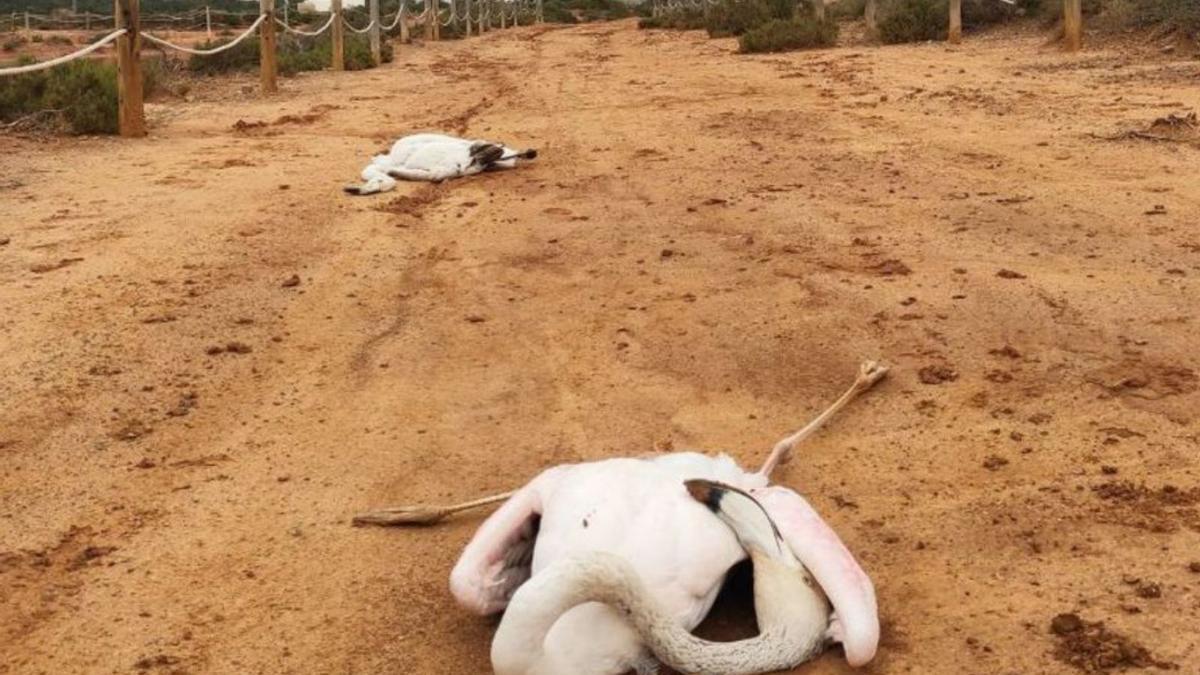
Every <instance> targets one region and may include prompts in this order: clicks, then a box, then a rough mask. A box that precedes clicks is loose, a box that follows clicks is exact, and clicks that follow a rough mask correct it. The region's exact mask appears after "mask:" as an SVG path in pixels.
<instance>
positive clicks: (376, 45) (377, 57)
mask: <svg viewBox="0 0 1200 675" xmlns="http://www.w3.org/2000/svg"><path fill="white" fill-rule="evenodd" d="M367 4H368V5H369V7H368V12H369V16H370V19H371V30H370V31H368V36H369V37H370V38H371V63H374V64H375V65H376V66H379V65H380V64H382V63H383V42H382V39H381V36H380V26H379V0H367Z"/></svg>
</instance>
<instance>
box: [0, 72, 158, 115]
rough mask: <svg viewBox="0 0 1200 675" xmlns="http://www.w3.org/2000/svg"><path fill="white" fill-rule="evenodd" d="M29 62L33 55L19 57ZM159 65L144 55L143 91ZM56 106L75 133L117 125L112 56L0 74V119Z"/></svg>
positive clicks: (150, 88) (154, 82)
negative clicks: (1, 75)
mask: <svg viewBox="0 0 1200 675" xmlns="http://www.w3.org/2000/svg"><path fill="white" fill-rule="evenodd" d="M21 61H22V63H31V62H32V59H22V60H21ZM159 75H160V65H159V64H158V62H157V60H153V59H152V60H148V61H147V62H146V63H145V64H144V66H143V68H142V82H143V89H144V91H145V93H146V95H147V96H150V95H152V94H153V93H154V91H155V89H156V88H157V86H158V82H159ZM46 110H54V111H58V117H59V119H61V121H62V122H63V124H64V126H65V127H66V128H67V129H69V130H70V131H71V132H72V133H76V134H111V133H116V131H117V67H116V65H115V64H113V63H112V62H111V61H107V60H93V59H79V60H76V61H71V62H70V63H65V64H63V65H61V66H55V67H54V68H51V69H49V70H40V71H36V72H32V73H25V74H23V75H15V76H10V77H5V78H0V121H5V122H11V121H13V120H16V119H19V118H22V117H26V116H28V115H32V114H34V113H37V112H39V111H46Z"/></svg>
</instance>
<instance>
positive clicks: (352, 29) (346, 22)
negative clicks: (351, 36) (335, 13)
mask: <svg viewBox="0 0 1200 675" xmlns="http://www.w3.org/2000/svg"><path fill="white" fill-rule="evenodd" d="M342 23H343V24H344V25H345V26H346V28H349V29H350V32H352V33H359V34H362V33H365V32H367V31H369V30H371V27H372V26H374V25H375V21H374V20H372V21H371V23H369V24H367V25H366V26H363V27H362V28H355V27H354V24H352V23H350V21H349V20H347V19H346V17H344V16H343V17H342Z"/></svg>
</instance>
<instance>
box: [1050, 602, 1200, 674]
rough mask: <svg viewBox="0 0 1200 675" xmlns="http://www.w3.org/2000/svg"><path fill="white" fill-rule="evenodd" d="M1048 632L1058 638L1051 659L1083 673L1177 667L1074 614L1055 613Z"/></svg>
mask: <svg viewBox="0 0 1200 675" xmlns="http://www.w3.org/2000/svg"><path fill="white" fill-rule="evenodd" d="M1050 632H1051V633H1052V634H1054V635H1055V636H1057V637H1058V645H1057V646H1056V647H1055V649H1054V658H1056V659H1058V660H1059V661H1061V662H1063V663H1066V664H1068V665H1071V666H1074V667H1076V668H1078V669H1079V670H1082V671H1083V672H1085V673H1108V672H1112V671H1113V670H1125V669H1128V668H1149V667H1154V668H1160V669H1163V670H1177V669H1178V668H1179V666H1177V665H1175V664H1173V663H1168V662H1165V661H1159V660H1158V659H1156V658H1154V657H1153V656H1152V655H1151V654H1150V651H1149V650H1148V649H1146V648H1145V647H1143V646H1142V645H1140V644H1137V643H1136V642H1134V641H1133V640H1131V639H1129V638H1127V637H1125V636H1123V635H1121V634H1119V633H1114V632H1113V631H1110V630H1109V629H1108V628H1107V627H1106V626H1105V625H1104V622H1103V621H1094V622H1093V621H1084V620H1083V619H1081V618H1079V615H1077V614H1059V615H1058V616H1056V617H1054V618H1053V619H1051V621H1050Z"/></svg>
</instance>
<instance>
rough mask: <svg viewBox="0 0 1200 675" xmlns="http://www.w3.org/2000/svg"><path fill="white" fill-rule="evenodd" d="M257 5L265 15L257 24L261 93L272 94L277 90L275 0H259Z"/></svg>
mask: <svg viewBox="0 0 1200 675" xmlns="http://www.w3.org/2000/svg"><path fill="white" fill-rule="evenodd" d="M285 1H286V0H285ZM258 7H259V11H260V12H262V13H263V14H265V15H266V17H267V18H265V19H263V22H262V23H261V24H259V25H258V74H259V80H261V82H262V90H263V93H264V94H273V93H275V92H276V91H279V86H278V84H277V83H276V81H275V0H259V4H258Z"/></svg>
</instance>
